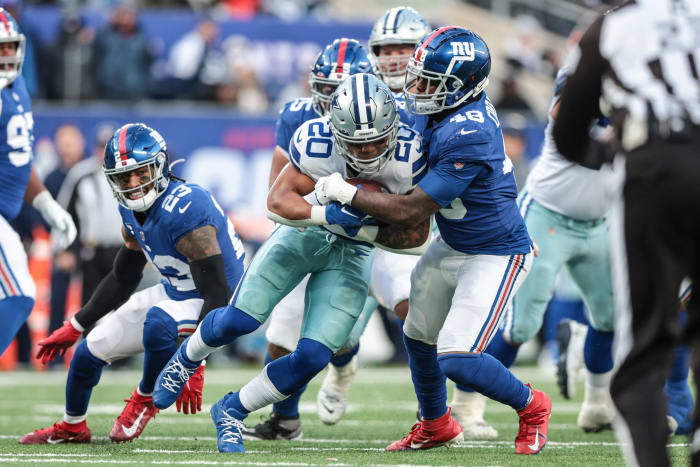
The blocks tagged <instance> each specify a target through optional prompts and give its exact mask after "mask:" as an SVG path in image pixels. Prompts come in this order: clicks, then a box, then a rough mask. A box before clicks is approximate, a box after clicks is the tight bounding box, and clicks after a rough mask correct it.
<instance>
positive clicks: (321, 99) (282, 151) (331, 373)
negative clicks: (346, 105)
mask: <svg viewBox="0 0 700 467" xmlns="http://www.w3.org/2000/svg"><path fill="white" fill-rule="evenodd" d="M371 62H372V61H371V59H370V57H369V53H368V52H367V50H366V49H365V48H364V47H362V46H361V45H360V43H359V42H358V41H356V40H354V39H347V38H341V39H336V40H334V41H333V42H332V43H330V44H328V45H327V46H326V47H325V48H324V49H323V50H322V51H321V52H320V53H319V55H318V57H317V58H316V61H315V62H314V64H313V65H312V67H311V71H310V72H309V84H310V86H311V89H312V96H311V97H302V98H298V99H294V100H293V101H291V102H288V103H287V104H285V106H284V108H283V109H282V110H281V111H280V114H279V116H278V118H277V123H276V125H275V140H276V143H277V145H276V146H275V149H274V152H273V155H272V164H271V166H270V177H269V186H270V187H271V186H272V184H273V183H274V182H275V180H276V179H277V177H278V175H279V174H280V172H281V171H282V169H283V168H284V167H285V166H287V165H288V164H289V153H288V152H287V151H288V149H289V143H290V142H291V140H292V136H293V135H294V132H295V131H296V130H297V129H298V128H299V127H300V126H301V125H302V124H303V123H304V122H306V121H308V120H312V119H314V118H319V117H321V116H322V115H327V114H328V111H329V108H330V100H331V95H332V94H333V92H334V91H335V90H336V89H337V87H338V85H339V84H340V83H342V82H343V80H345V79H346V78H348V77H349V76H351V75H354V74H356V73H371V71H372V64H371ZM307 283H308V276H307V277H306V278H304V280H302V281H301V282H300V283H299V285H297V286H296V287H295V288H294V289H293V290H292V291H291V292H289V294H287V296H286V297H284V298H283V299H282V300H281V301H280V302H279V303H278V304H277V306H275V309H274V310H273V311H272V315H271V316H270V319H269V320H268V326H267V329H266V330H265V338H266V339H267V350H268V352H267V355H266V356H265V363H266V364H267V363H269V362H271V361H272V360H275V359H277V358H280V357H283V356H285V355H288V354H289V353H291V352H292V351H293V350H294V348H295V347H296V346H297V342H298V341H299V335H300V333H301V322H302V319H303V317H304V295H305V292H306V285H307ZM376 306H377V304H376V301H375V300H374V299H370V298H368V303H367V304H366V308H365V309H364V310H363V314H362V315H361V316H362V318H360V320H358V325H357V327H358V328H359V327H362V322H365V323H366V321H367V319H368V318H369V316H370V315H371V313H372V311H373V310H374V309H375V308H376ZM358 331H359V329H358ZM355 334H356V332H353V335H355ZM352 340H356V339H351V341H349V342H348V343H347V347H349V349H350V350H349V351H346V352H344V353H343V355H339V356H334V357H333V358H332V359H331V362H330V365H329V367H328V368H329V370H328V374H327V376H326V381H328V382H329V383H330V386H329V388H330V389H331V390H330V391H329V394H330V397H329V398H327V399H329V400H327V401H325V402H324V403H323V404H325V406H324V405H323V404H322V405H320V407H326V406H327V407H330V410H326V411H325V413H326V414H327V417H326V418H323V417H322V418H321V419H322V420H324V421H325V422H327V423H331V422H332V423H335V422H337V421H338V420H340V418H341V417H342V415H343V413H344V411H345V402H346V401H347V393H348V391H349V389H350V384H351V382H352V379H353V376H354V374H355V371H356V369H357V357H356V354H357V350H358V346H356V345H354V343H353V342H352ZM344 347H345V346H344ZM344 350H345V349H344ZM333 388H338V389H337V390H335V391H334V390H333ZM305 390H306V387H303V388H301V389H299V391H297V392H296V393H294V394H292V395H290V396H289V397H288V398H287V399H285V400H283V401H280V402H277V403H276V404H273V406H272V412H271V413H270V416H269V418H267V419H266V420H263V421H262V422H261V423H258V424H256V425H255V426H254V427H251V428H249V429H248V430H246V432H245V433H244V435H245V437H246V438H251V439H263V440H274V439H286V440H294V439H299V438H300V437H301V436H302V427H301V419H300V417H299V399H300V398H301V396H302V394H303V393H304V391H305ZM322 393H325V392H322Z"/></svg>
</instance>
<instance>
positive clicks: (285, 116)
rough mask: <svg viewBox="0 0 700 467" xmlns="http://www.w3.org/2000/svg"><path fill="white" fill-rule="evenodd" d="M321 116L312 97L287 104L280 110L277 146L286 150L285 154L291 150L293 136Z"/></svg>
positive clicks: (276, 138) (276, 125)
mask: <svg viewBox="0 0 700 467" xmlns="http://www.w3.org/2000/svg"><path fill="white" fill-rule="evenodd" d="M320 116H321V115H319V114H318V112H316V109H315V108H314V105H313V99H312V98H310V97H300V98H298V99H294V100H293V101H289V102H287V103H286V104H285V105H284V107H283V108H282V110H280V114H279V117H277V123H276V124H275V144H276V145H277V147H279V148H281V149H282V150H284V152H285V154H286V153H287V150H288V149H289V142H290V141H291V140H292V135H293V134H294V132H295V131H297V128H299V127H300V126H301V124H302V123H304V122H306V121H309V120H312V119H314V118H318V117H320Z"/></svg>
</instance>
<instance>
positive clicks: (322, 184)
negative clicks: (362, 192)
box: [314, 172, 357, 205]
mask: <svg viewBox="0 0 700 467" xmlns="http://www.w3.org/2000/svg"><path fill="white" fill-rule="evenodd" d="M314 192H315V193H316V199H317V200H318V202H319V203H321V204H326V203H329V202H331V201H340V202H341V203H342V204H348V205H349V204H350V203H351V202H352V199H353V198H354V197H355V193H357V188H356V187H354V186H352V185H350V184H349V183H348V182H346V181H345V180H343V176H342V175H340V174H339V173H338V172H335V173H332V174H330V175H329V176H327V177H321V178H319V179H318V181H317V182H316V189H315V191H314Z"/></svg>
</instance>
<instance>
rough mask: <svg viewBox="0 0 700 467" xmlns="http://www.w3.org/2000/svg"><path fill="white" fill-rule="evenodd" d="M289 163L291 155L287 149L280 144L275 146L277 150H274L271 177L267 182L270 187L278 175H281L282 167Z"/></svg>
mask: <svg viewBox="0 0 700 467" xmlns="http://www.w3.org/2000/svg"><path fill="white" fill-rule="evenodd" d="M287 164H289V155H288V154H287V151H285V150H284V149H282V148H281V147H279V146H275V150H274V151H273V152H272V164H270V179H269V181H268V183H267V187H268V188H272V184H273V183H275V180H277V177H278V176H279V174H280V172H282V169H284V167H285V166H286V165H287Z"/></svg>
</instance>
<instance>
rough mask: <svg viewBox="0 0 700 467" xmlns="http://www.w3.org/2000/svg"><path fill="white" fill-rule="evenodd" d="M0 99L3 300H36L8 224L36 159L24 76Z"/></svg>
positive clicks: (19, 247) (1, 93) (24, 258)
mask: <svg viewBox="0 0 700 467" xmlns="http://www.w3.org/2000/svg"><path fill="white" fill-rule="evenodd" d="M0 100H1V103H0V105H1V106H2V107H1V108H0V173H2V174H3V183H2V184H0V300H2V299H4V298H7V297H27V298H28V299H31V300H33V299H34V296H35V294H36V286H35V285H34V281H33V280H32V278H31V276H30V275H29V269H28V267H27V255H26V254H25V253H24V247H23V245H22V242H21V240H20V238H19V235H17V233H16V232H15V231H14V229H12V227H10V224H9V222H10V221H11V220H12V219H14V218H15V217H17V214H19V211H20V209H21V208H22V202H23V200H24V195H25V193H26V191H27V184H28V182H29V174H30V173H31V167H32V159H33V154H32V144H33V142H34V135H33V132H32V128H33V127H34V120H33V118H32V110H31V104H30V101H29V94H28V93H27V88H26V86H25V84H24V79H23V78H22V77H21V76H20V77H18V78H17V79H15V80H14V81H13V82H12V84H10V85H8V86H6V87H4V88H2V91H0ZM30 308H31V307H30ZM0 350H1V349H0Z"/></svg>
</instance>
